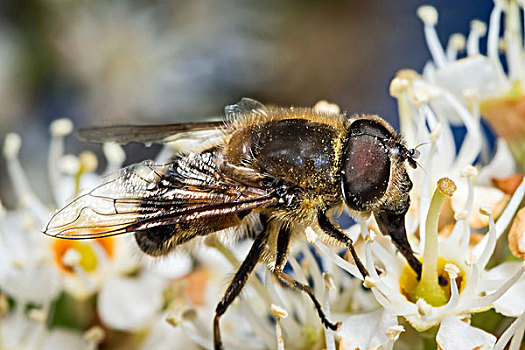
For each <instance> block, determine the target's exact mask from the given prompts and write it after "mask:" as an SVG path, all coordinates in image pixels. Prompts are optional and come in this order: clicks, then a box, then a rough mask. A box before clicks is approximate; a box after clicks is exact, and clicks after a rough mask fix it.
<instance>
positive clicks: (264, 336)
mask: <svg viewBox="0 0 525 350" xmlns="http://www.w3.org/2000/svg"><path fill="white" fill-rule="evenodd" d="M240 307H241V313H242V315H243V316H244V317H245V318H246V320H247V321H248V323H249V324H250V327H251V329H252V330H253V332H254V333H255V335H256V336H257V338H258V339H260V340H262V341H263V342H264V344H265V345H266V347H267V348H268V349H271V348H273V347H274V346H275V334H274V333H275V330H274V328H273V327H270V325H269V323H267V322H261V315H258V314H257V313H256V312H255V310H254V309H253V308H252V306H251V303H243V302H241V303H240ZM266 316H267V315H266V314H264V317H266Z"/></svg>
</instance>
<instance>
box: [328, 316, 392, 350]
mask: <svg viewBox="0 0 525 350" xmlns="http://www.w3.org/2000/svg"><path fill="white" fill-rule="evenodd" d="M394 326H397V317H396V315H394V314H392V313H391V312H389V311H387V310H385V309H383V308H380V309H377V310H376V311H372V312H369V313H364V314H359V315H352V316H350V317H348V318H347V319H345V320H344V321H343V324H342V325H341V328H339V330H338V331H337V335H338V336H339V337H340V342H341V343H340V347H339V349H341V350H354V349H376V348H378V347H379V346H384V345H386V344H388V343H390V342H391V340H390V339H389V338H388V337H387V335H386V332H387V330H388V329H389V328H390V327H394Z"/></svg>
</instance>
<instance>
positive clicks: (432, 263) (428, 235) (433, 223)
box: [415, 178, 456, 306]
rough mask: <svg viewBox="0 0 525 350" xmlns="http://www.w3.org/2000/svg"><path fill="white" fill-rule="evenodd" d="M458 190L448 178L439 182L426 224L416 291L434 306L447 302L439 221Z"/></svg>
mask: <svg viewBox="0 0 525 350" xmlns="http://www.w3.org/2000/svg"><path fill="white" fill-rule="evenodd" d="M455 190H456V185H455V184H454V181H452V180H450V179H448V178H442V179H440V180H439V181H438V185H437V188H436V190H435V191H434V195H433V196H432V200H431V201H430V208H429V210H428V216H427V220H426V224H425V247H424V250H423V266H422V272H421V281H420V282H419V284H418V285H417V287H416V289H415V291H416V295H417V296H421V297H423V296H424V298H425V300H426V301H427V302H428V303H430V304H432V305H434V306H440V305H444V304H445V303H446V302H447V296H446V294H445V291H444V290H443V289H442V288H441V287H440V286H439V283H438V272H437V262H438V247H439V245H438V220H439V214H440V213H441V207H442V206H443V202H444V200H445V198H446V197H451V196H452V194H453V193H454V191H455Z"/></svg>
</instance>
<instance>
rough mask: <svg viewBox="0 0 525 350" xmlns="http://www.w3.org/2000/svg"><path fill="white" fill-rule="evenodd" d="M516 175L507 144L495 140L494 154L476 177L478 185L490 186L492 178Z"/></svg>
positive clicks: (514, 164)
mask: <svg viewBox="0 0 525 350" xmlns="http://www.w3.org/2000/svg"><path fill="white" fill-rule="evenodd" d="M515 173H516V163H515V162H514V157H513V156H512V153H510V150H509V146H508V145H507V142H506V141H505V140H504V139H502V138H498V139H497V140H496V154H495V155H494V157H493V158H492V160H491V161H490V163H489V164H487V165H486V166H484V167H483V168H482V169H481V171H480V172H479V174H478V176H477V177H476V182H477V183H478V184H480V185H485V186H490V185H491V184H492V178H493V177H507V176H510V175H512V174H515Z"/></svg>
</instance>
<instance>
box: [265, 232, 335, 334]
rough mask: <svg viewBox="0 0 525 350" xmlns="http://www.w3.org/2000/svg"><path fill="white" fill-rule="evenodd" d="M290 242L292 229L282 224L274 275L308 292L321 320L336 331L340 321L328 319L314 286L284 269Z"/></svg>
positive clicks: (291, 285) (283, 281) (285, 282)
mask: <svg viewBox="0 0 525 350" xmlns="http://www.w3.org/2000/svg"><path fill="white" fill-rule="evenodd" d="M289 244H290V230H289V228H288V227H285V226H282V227H281V229H280V230H279V236H278V237H277V254H276V259H275V268H274V270H273V273H274V275H275V276H276V277H277V278H278V279H279V281H280V282H281V283H282V284H284V285H285V286H287V287H289V288H292V289H298V290H300V291H302V292H305V293H306V294H308V296H309V297H310V299H312V302H313V303H314V306H315V308H316V310H317V313H318V314H319V318H321V322H322V323H323V325H324V326H325V327H327V328H330V329H331V330H333V331H335V330H337V329H338V328H339V326H340V323H339V322H338V323H336V324H333V323H331V322H330V321H328V320H327V319H326V316H325V314H324V312H323V310H322V308H321V304H319V301H317V299H316V297H315V295H314V292H313V290H312V288H311V287H310V286H308V285H306V284H303V283H301V282H299V281H297V280H295V279H294V278H293V277H292V276H290V275H288V274H287V273H285V272H284V271H283V267H284V265H285V264H286V255H287V254H288V246H289Z"/></svg>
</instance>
